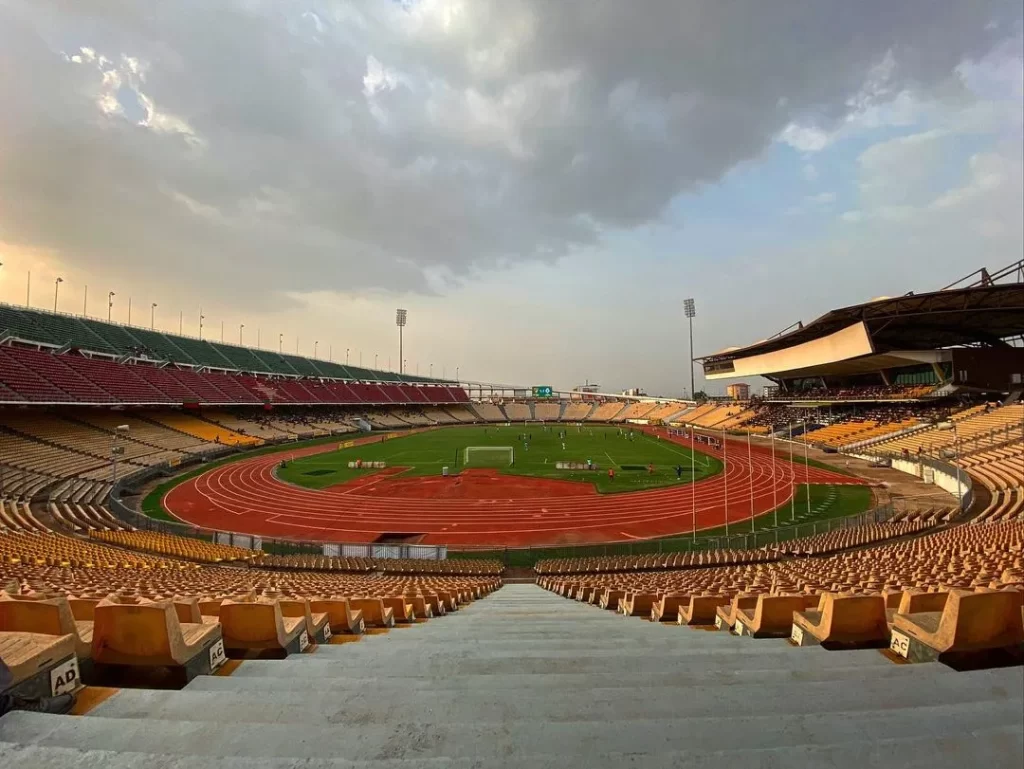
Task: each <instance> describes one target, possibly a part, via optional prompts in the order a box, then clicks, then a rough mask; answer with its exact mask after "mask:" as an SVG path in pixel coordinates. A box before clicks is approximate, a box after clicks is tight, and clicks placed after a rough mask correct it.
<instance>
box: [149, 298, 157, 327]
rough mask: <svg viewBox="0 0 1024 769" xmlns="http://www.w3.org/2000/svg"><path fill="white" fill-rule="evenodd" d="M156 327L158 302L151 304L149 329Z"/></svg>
mask: <svg viewBox="0 0 1024 769" xmlns="http://www.w3.org/2000/svg"><path fill="white" fill-rule="evenodd" d="M154 329H156V302H153V303H152V304H151V305H149V330H150V331H153V330H154Z"/></svg>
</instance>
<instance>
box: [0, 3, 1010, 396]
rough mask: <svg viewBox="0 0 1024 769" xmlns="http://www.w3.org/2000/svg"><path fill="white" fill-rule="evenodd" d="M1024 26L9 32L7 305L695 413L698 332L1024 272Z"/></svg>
mask: <svg viewBox="0 0 1024 769" xmlns="http://www.w3.org/2000/svg"><path fill="white" fill-rule="evenodd" d="M1021 13H1022V12H1021V4H1020V2H1019V0H1010V1H1008V2H1002V1H1001V0H971V2H964V1H963V0H900V1H899V2H892V0H860V1H859V2H849V0H773V2H762V1H761V0H746V1H743V0H736V1H735V2H723V0H707V2H699V1H696V0H637V1H636V2H621V1H615V0H585V1H584V0H564V1H560V2H551V0H496V1H495V2H488V1H487V0H465V1H463V0H407V1H406V2H393V1H391V0H363V1H362V2H341V1H340V0H338V1H330V0H290V1H289V2H282V0H175V2H164V3H153V2H142V1H141V0H89V1H88V2H83V1H82V0H0V261H2V262H3V267H2V268H0V299H2V300H3V301H7V302H11V303H18V304H21V303H24V302H25V299H26V283H27V273H28V271H29V270H31V273H32V290H31V296H30V300H31V303H32V304H33V305H34V306H37V307H42V308H49V309H52V306H53V293H54V292H53V289H54V281H55V279H56V277H57V276H60V277H63V278H64V283H62V284H61V286H60V296H59V299H60V309H61V310H63V311H66V312H76V313H81V312H82V310H83V300H84V299H85V295H86V293H87V294H88V304H87V306H86V309H87V311H88V313H89V314H91V315H96V316H101V317H105V316H106V313H107V302H106V295H107V292H108V291H115V292H116V297H115V299H114V307H113V310H112V313H113V317H114V318H115V319H118V320H121V321H126V320H127V312H128V298H129V297H131V299H132V307H133V316H132V321H133V322H136V323H142V324H145V325H148V323H149V318H150V307H151V304H152V303H154V302H155V303H157V305H158V307H157V309H156V311H155V319H156V324H157V326H159V327H162V328H165V329H168V330H174V331H176V330H177V329H178V324H179V312H181V313H183V314H182V316H181V318H182V320H181V322H182V324H183V328H184V331H185V332H186V333H191V334H193V335H194V334H196V333H198V327H197V324H198V317H199V312H200V307H202V311H203V313H204V314H205V316H206V321H205V326H206V328H205V333H206V334H208V335H210V336H213V337H214V338H219V337H220V334H221V324H222V323H223V324H224V328H225V331H224V334H225V338H226V339H227V340H234V341H237V339H238V335H239V325H240V324H245V329H244V332H243V338H244V341H245V342H246V343H249V344H255V343H256V338H257V333H259V335H260V342H261V344H262V346H264V347H277V344H278V335H279V334H284V345H285V347H286V348H287V349H290V350H294V349H295V345H296V343H298V346H299V349H300V350H301V351H302V352H303V353H306V354H312V352H313V344H314V342H315V341H318V342H319V345H318V354H319V355H320V356H321V357H327V356H328V355H333V357H334V359H335V360H339V359H344V355H345V350H346V348H347V349H348V350H350V352H349V355H350V356H351V360H352V362H356V361H357V358H358V356H360V355H361V356H362V360H363V363H364V364H365V365H372V363H373V359H374V357H375V356H377V360H378V364H379V365H380V366H381V367H387V366H388V365H389V362H390V365H391V366H392V367H395V368H396V367H397V365H398V350H397V347H398V345H397V334H396V333H395V328H394V309H395V308H396V307H399V306H401V307H407V308H408V309H409V327H408V329H407V333H406V358H407V359H408V361H409V368H410V369H415V367H416V366H417V365H418V366H419V368H420V371H421V372H422V373H424V374H425V373H427V372H428V370H429V366H430V365H431V364H433V366H434V373H435V374H440V373H442V372H444V373H446V374H447V375H449V376H451V375H452V374H453V373H454V370H455V368H456V367H457V366H458V367H459V369H460V375H461V376H462V377H463V378H468V379H476V380H487V381H496V382H507V383H515V384H524V385H529V384H552V385H555V386H561V387H568V386H572V385H576V384H580V383H582V382H584V381H585V380H588V379H589V380H590V381H591V382H595V381H596V382H599V383H600V384H602V385H603V386H604V387H605V388H608V389H612V388H614V389H620V388H625V387H636V386H638V387H643V388H646V389H647V390H648V391H650V392H656V393H663V394H679V393H682V391H683V388H684V387H688V385H689V382H688V375H687V367H686V364H685V358H686V357H687V341H686V331H685V325H684V319H683V315H682V300H683V299H684V298H685V297H688V296H692V297H694V298H695V299H696V301H697V310H698V317H697V319H696V323H695V326H694V332H695V337H696V340H695V347H696V353H697V354H702V353H708V352H713V351H715V350H717V349H721V348H722V347H725V346H727V345H732V344H745V343H749V342H754V341H757V340H759V339H761V338H764V337H765V336H768V335H769V334H772V333H774V332H776V331H778V330H780V329H782V328H783V327H785V326H788V325H789V324H790V323H792V322H794V321H796V320H800V319H803V320H805V321H806V320H810V319H811V318H813V317H815V316H816V315H818V314H820V313H821V312H824V311H826V310H828V309H829V308H831V307H834V306H839V305H843V304H849V303H854V302H859V301H864V300H867V299H870V298H872V297H875V296H879V295H892V294H897V293H902V292H906V291H908V290H926V289H930V288H939V287H941V286H942V285H944V284H945V283H947V282H950V281H952V280H954V279H956V278H958V277H960V276H961V275H963V274H966V273H968V272H970V271H972V270H974V269H976V268H977V267H980V266H982V265H987V266H989V267H992V268H995V267H999V266H1002V265H1004V264H1006V263H1009V262H1011V261H1013V260H1016V259H1019V258H1021V255H1022V249H1024V237H1022V224H1021V208H1022V203H1024V199H1022V165H1024V163H1022V150H1021V145H1022V111H1024V74H1022V72H1024V63H1022V57H1024V54H1022V48H1024V44H1022V18H1021ZM86 286H88V290H87V292H86V288H85V287H86ZM698 387H700V379H699V377H698ZM721 387H722V385H718V387H717V388H713V389H720V388H721Z"/></svg>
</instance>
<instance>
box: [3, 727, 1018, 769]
mask: <svg viewBox="0 0 1024 769" xmlns="http://www.w3.org/2000/svg"><path fill="white" fill-rule="evenodd" d="M965 755H969V756H970V757H971V760H972V762H977V765H978V766H985V767H992V769H1003V768H1004V767H1005V768H1006V769H1018V767H1020V766H1021V765H1022V764H1024V727H1019V726H1018V727H993V728H984V729H978V730H976V731H974V732H970V733H967V732H964V733H957V734H949V735H944V736H937V737H932V736H925V737H907V738H897V739H885V740H876V741H873V742H861V743H830V744H823V745H793V746H788V747H783V748H763V749H740V750H728V749H725V750H721V751H705V750H699V749H697V750H694V749H686V750H681V751H667V752H664V753H660V754H650V753H644V754H638V753H637V752H636V751H628V752H621V751H616V752H606V753H603V754H600V755H590V756H588V758H587V763H586V766H587V767H589V768H590V769H621V767H624V766H638V765H640V764H639V763H638V761H642V766H643V768H644V769H678V768H679V767H684V768H685V767H713V766H714V767H717V766H733V765H735V766H744V767H786V769H863V767H865V766H899V767H900V769H963V766H964V756H965ZM0 765H2V766H3V767H4V768H5V769H67V767H70V766H75V767H89V768H90V769H92V768H95V769H137V767H159V768H160V769H297V767H298V766H300V764H297V762H296V760H295V759H294V758H243V757H236V756H220V757H217V756H188V755H184V756H183V755H173V754H168V753H139V752H120V753H119V752H116V751H112V750H103V749H82V748H75V747H52V746H43V745H22V744H13V743H11V742H4V741H0ZM482 766H484V765H483V764H481V762H480V761H479V760H478V759H476V758H456V759H452V758H448V757H440V758H380V759H368V760H354V761H353V760H350V759H348V758H339V757H324V758H311V759H303V760H301V767H302V769H481V767H482ZM524 766H528V767H530V768H531V769H566V766H568V765H567V764H566V758H565V757H564V756H560V755H543V754H536V753H529V752H528V750H522V751H518V752H517V753H515V754H514V755H509V756H491V757H489V758H488V759H487V763H486V767H487V769H521V768H522V767H524Z"/></svg>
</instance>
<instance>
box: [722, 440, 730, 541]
mask: <svg viewBox="0 0 1024 769" xmlns="http://www.w3.org/2000/svg"><path fill="white" fill-rule="evenodd" d="M722 473H723V474H724V475H725V537H726V541H727V542H728V539H729V449H728V448H726V445H725V428H724V427H723V428H722Z"/></svg>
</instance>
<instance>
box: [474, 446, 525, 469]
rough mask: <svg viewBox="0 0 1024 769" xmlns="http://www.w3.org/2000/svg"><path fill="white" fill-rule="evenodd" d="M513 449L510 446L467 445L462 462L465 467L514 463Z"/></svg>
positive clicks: (498, 465)
mask: <svg viewBox="0 0 1024 769" xmlns="http://www.w3.org/2000/svg"><path fill="white" fill-rule="evenodd" d="M515 461H516V455H515V450H514V449H513V448H512V447H511V446H467V447H466V448H465V450H464V451H463V456H462V464H463V465H465V466H466V467H474V466H475V467H501V466H503V465H514V464H515Z"/></svg>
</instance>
